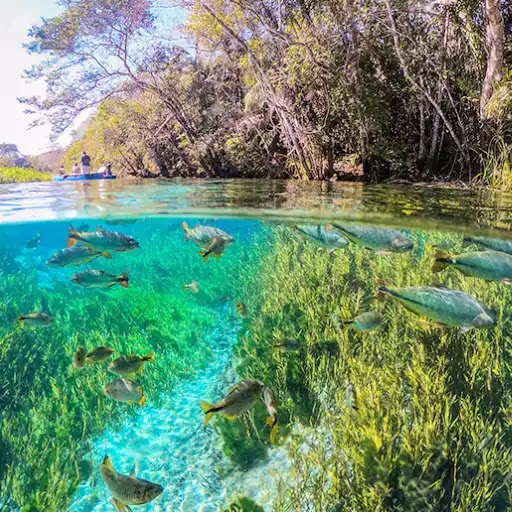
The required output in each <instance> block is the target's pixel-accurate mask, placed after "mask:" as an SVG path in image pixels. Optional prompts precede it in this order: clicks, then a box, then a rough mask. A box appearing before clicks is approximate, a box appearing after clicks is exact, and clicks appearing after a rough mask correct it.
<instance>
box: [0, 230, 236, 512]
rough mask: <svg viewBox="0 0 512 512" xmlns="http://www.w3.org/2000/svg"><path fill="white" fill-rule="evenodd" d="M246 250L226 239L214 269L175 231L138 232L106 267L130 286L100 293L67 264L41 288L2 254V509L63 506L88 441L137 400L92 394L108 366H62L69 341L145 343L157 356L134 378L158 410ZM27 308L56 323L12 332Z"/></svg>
mask: <svg viewBox="0 0 512 512" xmlns="http://www.w3.org/2000/svg"><path fill="white" fill-rule="evenodd" d="M148 228H149V227H148ZM41 230H42V231H43V230H44V227H42V228H41ZM149 232H151V230H149ZM43 236H44V233H43ZM244 257H245V255H244V248H243V247H242V246H240V245H239V246H238V247H237V246H236V245H235V246H234V247H231V248H230V253H229V254H226V256H225V257H224V258H223V260H222V265H219V264H218V263H219V262H216V261H214V262H212V263H210V264H208V265H205V264H204V263H203V261H202V259H201V258H200V257H199V255H197V254H196V250H195V249H193V248H192V247H191V246H190V245H189V246H187V245H186V244H185V242H184V239H183V236H182V234H181V233H179V234H171V235H169V234H168V233H165V232H161V231H160V232H159V231H157V230H156V231H154V232H153V233H152V234H151V235H150V236H149V237H147V238H144V249H141V250H140V251H139V252H134V253H133V254H126V255H116V256H115V257H114V259H113V260H112V262H109V264H110V267H109V270H112V271H113V272H122V271H125V270H127V269H130V270H131V271H132V273H131V276H130V277H131V280H130V288H128V289H126V290H125V289H119V290H116V289H112V290H107V291H96V290H83V289H81V288H79V287H76V286H75V285H74V284H73V283H71V282H70V281H69V277H70V275H71V274H72V272H73V271H64V272H59V271H57V272H54V271H53V270H49V273H48V279H49V283H47V285H46V287H41V286H40V280H41V276H40V275H39V274H38V272H37V271H36V270H32V269H30V268H23V266H22V265H19V264H17V263H16V262H15V261H13V260H12V259H9V258H6V259H5V261H0V263H3V264H4V265H5V267H4V268H1V269H0V272H2V274H4V277H3V279H1V280H0V296H1V297H2V298H3V300H2V302H0V315H1V316H2V318H4V319H6V321H4V322H3V323H2V325H0V368H2V373H1V374H0V405H1V416H0V432H1V434H2V435H1V443H0V445H1V446H0V447H1V450H0V468H2V469H1V470H0V488H1V489H2V496H4V497H8V501H4V500H3V499H0V510H10V508H14V509H16V510H22V511H23V512H25V511H26V512H28V511H43V510H44V511H49V510H55V511H57V510H67V509H68V506H69V504H70V498H71V496H72V495H73V493H74V491H75V490H76V488H77V486H78V485H79V483H80V482H81V481H85V480H87V479H88V478H89V476H90V475H91V473H92V468H91V464H90V462H89V455H88V454H89V453H90V451H91V449H92V442H93V440H94V437H95V436H96V435H97V434H99V433H100V432H102V431H104V430H105V429H112V430H115V429H116V428H117V427H119V426H120V425H121V424H122V422H123V420H124V419H125V418H126V417H127V416H128V415H131V414H136V411H137V407H130V406H127V405H126V404H120V403H117V402H113V401H111V400H109V399H108V398H107V397H105V396H104V395H103V394H102V388H103V386H104V385H106V384H107V383H108V382H109V381H110V380H111V379H112V378H114V377H115V376H114V375H112V374H109V373H108V372H107V370H106V366H107V363H98V364H96V365H93V366H87V367H86V368H84V369H81V370H76V369H74V368H73V367H72V364H71V363H72V358H73V354H74V352H75V350H76V349H77V348H78V346H79V345H84V346H86V347H87V348H88V349H92V348H93V347H95V346H99V345H109V346H111V347H112V348H114V349H115V356H117V355H120V354H127V353H138V354H146V353H148V352H149V351H151V350H154V351H155V353H156V362H155V363H154V364H147V365H146V366H145V368H144V371H143V372H142V374H141V375H140V376H138V377H137V380H138V382H139V383H140V384H141V386H142V387H143V389H144V392H145V395H146V397H147V398H148V400H149V402H150V403H151V404H152V405H154V406H158V404H159V402H160V398H161V396H163V395H164V394H167V393H169V392H170V391H171V390H172V388H173V384H174V383H175V382H176V381H177V380H178V379H182V378H186V377H188V376H190V375H192V374H193V373H194V372H197V371H201V368H204V367H205V365H207V364H208V361H209V359H210V358H211V356H212V354H211V348H210V346H209V344H208V342H207V333H208V331H209V330H211V329H212V328H213V327H214V326H215V325H216V323H217V321H218V320H217V316H216V315H215V314H214V313H213V312H212V307H215V306H216V305H218V304H219V303H224V302H225V300H226V297H228V296H236V294H237V291H238V289H239V288H240V280H239V277H238V276H239V275H240V271H239V270H240V269H239V266H240V262H241V261H243V259H244ZM103 264H104V263H102V265H103ZM93 268H96V267H95V266H93ZM13 269H14V270H13ZM226 273H227V274H226ZM226 275H229V276H230V279H229V280H227V279H226V278H225V276H226ZM191 279H196V280H198V281H199V282H200V283H204V286H203V287H202V289H201V291H200V293H199V294H197V295H192V294H190V293H189V292H186V291H184V289H183V285H184V284H185V283H186V282H188V281H190V280H191ZM37 310H46V311H48V312H50V313H51V314H52V315H53V316H54V317H55V324H54V325H53V326H51V327H48V328H45V329H39V330H38V329H20V328H18V327H17V324H16V318H17V317H18V316H19V315H20V314H22V313H27V312H30V311H37ZM234 314H235V313H234V307H233V315H234Z"/></svg>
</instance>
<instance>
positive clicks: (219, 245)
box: [199, 236, 227, 263]
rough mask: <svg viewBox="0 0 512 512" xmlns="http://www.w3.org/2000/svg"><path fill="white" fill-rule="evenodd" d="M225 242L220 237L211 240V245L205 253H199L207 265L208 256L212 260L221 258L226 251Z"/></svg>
mask: <svg viewBox="0 0 512 512" xmlns="http://www.w3.org/2000/svg"><path fill="white" fill-rule="evenodd" d="M226 244H227V242H226V240H224V238H222V237H221V236H217V237H215V238H214V239H213V240H212V243H211V244H210V245H209V246H208V248H207V249H206V250H205V251H199V254H200V255H201V256H202V258H203V260H204V262H205V263H208V256H210V255H211V256H213V257H214V258H222V256H223V255H224V251H225V250H226Z"/></svg>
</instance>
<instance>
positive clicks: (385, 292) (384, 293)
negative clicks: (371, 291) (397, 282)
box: [377, 286, 394, 300]
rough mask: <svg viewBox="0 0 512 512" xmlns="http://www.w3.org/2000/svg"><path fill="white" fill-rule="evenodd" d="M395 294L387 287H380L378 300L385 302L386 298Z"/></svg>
mask: <svg viewBox="0 0 512 512" xmlns="http://www.w3.org/2000/svg"><path fill="white" fill-rule="evenodd" d="M393 295H394V293H393V291H392V290H390V289H389V288H388V287H387V286H379V287H378V289H377V298H378V299H379V300H385V299H386V298H388V297H390V296H393Z"/></svg>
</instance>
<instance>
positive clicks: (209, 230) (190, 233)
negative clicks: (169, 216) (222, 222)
mask: <svg viewBox="0 0 512 512" xmlns="http://www.w3.org/2000/svg"><path fill="white" fill-rule="evenodd" d="M181 225H182V226H183V229H184V231H185V239H186V240H187V242H188V241H189V240H192V241H193V242H194V243H195V244H196V245H198V246H199V247H201V248H202V249H206V248H207V247H208V246H209V245H210V244H211V243H212V242H213V241H214V240H215V239H216V238H218V237H220V238H223V239H224V240H225V242H226V243H227V244H232V243H233V242H234V241H235V239H234V238H233V237H232V236H231V235H228V234H227V233H226V232H225V231H222V229H219V228H214V227H212V226H196V227H195V228H190V227H189V225H188V224H187V223H186V222H183V223H182V224H181Z"/></svg>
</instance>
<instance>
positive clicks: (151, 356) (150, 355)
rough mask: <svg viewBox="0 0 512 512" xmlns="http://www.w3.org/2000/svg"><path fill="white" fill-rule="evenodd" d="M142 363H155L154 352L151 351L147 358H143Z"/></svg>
mask: <svg viewBox="0 0 512 512" xmlns="http://www.w3.org/2000/svg"><path fill="white" fill-rule="evenodd" d="M144 361H149V362H150V363H154V362H155V351H154V350H152V351H151V352H150V353H149V354H148V355H147V356H144Z"/></svg>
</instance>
